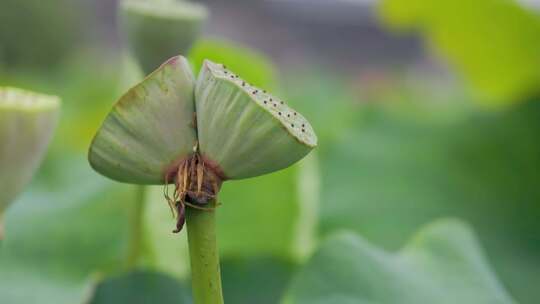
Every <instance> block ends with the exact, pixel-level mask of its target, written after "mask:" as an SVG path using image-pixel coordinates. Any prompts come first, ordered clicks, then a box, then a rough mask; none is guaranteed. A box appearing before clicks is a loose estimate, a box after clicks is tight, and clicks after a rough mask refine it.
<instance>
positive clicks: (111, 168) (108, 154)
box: [88, 56, 197, 184]
mask: <svg viewBox="0 0 540 304" xmlns="http://www.w3.org/2000/svg"><path fill="white" fill-rule="evenodd" d="M194 87H195V78H194V76H193V74H192V73H191V68H190V67H189V64H188V62H187V60H186V59H185V58H184V57H181V56H177V57H173V58H171V59H170V60H169V61H167V62H165V63H164V64H163V65H162V66H161V67H159V68H158V69H157V70H156V71H154V72H153V73H152V74H150V75H149V76H147V77H146V78H145V79H144V80H143V81H142V82H141V83H139V84H137V85H136V86H135V87H133V88H131V89H130V90H129V91H128V92H127V93H126V94H125V95H124V96H122V97H121V98H120V100H119V101H118V102H117V103H116V104H115V105H114V107H113V109H112V110H111V112H110V113H109V115H108V116H107V117H106V118H105V121H104V122H103V125H102V126H101V128H100V129H99V131H98V132H97V134H96V136H95V137H94V140H93V142H92V145H91V147H90V151H89V155H88V158H89V161H90V164H91V165H92V167H93V168H94V169H95V170H96V171H98V172H99V173H101V174H103V175H105V176H107V177H109V178H112V179H114V180H118V181H121V182H126V183H133V184H163V183H164V182H165V176H166V175H167V172H169V170H171V171H174V170H175V168H174V165H175V163H177V162H178V161H181V160H182V159H184V158H185V157H186V156H187V155H189V154H191V153H192V152H193V148H194V146H195V145H196V142H197V135H196V131H195V121H194V112H195V105H194V101H193V90H194Z"/></svg>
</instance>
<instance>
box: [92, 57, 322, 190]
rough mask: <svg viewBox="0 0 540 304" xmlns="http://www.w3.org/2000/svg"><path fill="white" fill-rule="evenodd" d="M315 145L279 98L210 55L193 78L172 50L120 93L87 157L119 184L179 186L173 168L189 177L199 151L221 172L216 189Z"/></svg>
mask: <svg viewBox="0 0 540 304" xmlns="http://www.w3.org/2000/svg"><path fill="white" fill-rule="evenodd" d="M316 145H317V136H316V135H315V132H314V131H313V129H312V127H311V125H310V124H309V123H308V122H307V120H306V119H305V118H304V117H303V116H302V115H300V114H299V113H298V112H296V111H295V110H293V109H291V108H290V107H288V106H287V105H286V104H285V103H284V102H283V101H282V100H280V99H278V98H276V97H274V96H272V95H270V94H268V93H266V92H265V91H263V90H261V89H258V88H256V87H254V86H251V85H249V84H247V83H246V82H245V81H243V80H242V79H240V78H239V77H238V76H236V75H234V74H233V73H232V72H230V71H228V70H227V69H225V68H224V67H223V65H221V64H215V63H212V62H210V61H208V60H207V61H205V62H204V64H203V67H202V69H201V71H200V75H199V79H198V80H197V83H195V80H194V77H193V75H192V73H191V69H190V67H189V65H188V63H187V61H186V59H185V58H184V57H182V56H177V57H174V58H172V59H170V60H169V61H167V62H166V63H164V64H163V65H162V66H161V67H160V68H159V69H157V70H156V71H154V72H153V73H152V74H150V75H149V76H148V77H146V79H144V80H143V81H142V82H141V83H139V84H138V85H136V86H135V87H134V88H132V89H131V90H129V91H128V93H126V94H125V95H124V96H122V97H121V98H120V100H119V101H118V102H117V103H116V105H115V106H114V107H113V109H112V111H111V112H110V113H109V115H108V116H107V118H106V119H105V121H104V122H103V125H102V127H101V128H100V129H99V131H98V132H97V134H96V136H95V138H94V141H93V143H92V146H91V147H90V152H89V160H90V164H91V165H92V167H93V168H94V169H95V170H96V171H98V172H100V173H101V174H103V175H105V176H107V177H110V178H112V179H115V180H118V181H121V182H127V183H135V184H164V183H165V182H169V183H172V182H176V184H177V186H178V185H179V183H178V176H177V173H179V174H184V175H186V173H185V172H184V173H182V172H180V171H181V170H180V169H181V167H182V164H185V161H188V163H190V164H192V165H189V167H190V168H196V166H195V165H193V164H195V163H191V162H189V161H191V160H194V159H199V158H198V156H199V155H200V156H201V158H200V160H201V161H202V162H203V163H204V164H203V166H202V167H200V169H201V170H203V168H204V170H207V169H208V170H211V171H212V173H211V174H210V175H213V176H216V177H219V181H216V185H218V188H219V185H220V184H221V182H222V181H224V180H227V179H241V178H248V177H254V176H258V175H262V174H266V173H270V172H273V171H277V170H280V169H283V168H286V167H288V166H290V165H292V164H293V163H295V162H297V161H298V160H300V159H301V158H303V157H304V156H305V155H306V154H307V153H309V151H311V150H312V149H313V148H314V147H315V146H316ZM184 169H185V168H184ZM190 178H191V176H190ZM175 179H176V180H175ZM214 194H217V193H214ZM212 195H213V194H212Z"/></svg>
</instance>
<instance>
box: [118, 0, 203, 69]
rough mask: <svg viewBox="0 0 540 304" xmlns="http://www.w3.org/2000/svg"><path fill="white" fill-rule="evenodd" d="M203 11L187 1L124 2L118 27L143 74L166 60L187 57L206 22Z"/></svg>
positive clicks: (200, 7) (132, 0)
mask: <svg viewBox="0 0 540 304" xmlns="http://www.w3.org/2000/svg"><path fill="white" fill-rule="evenodd" d="M207 15H208V12H207V10H206V8H205V7H204V6H203V5H201V4H197V3H193V2H188V1H146V0H123V1H121V3H120V19H121V24H122V27H123V29H124V31H125V32H126V35H127V41H128V44H129V46H130V48H131V50H132V52H133V54H134V55H135V57H136V58H137V59H138V60H139V62H140V63H141V65H142V68H143V70H144V71H145V73H150V72H152V71H153V70H155V69H156V68H157V67H158V66H159V65H160V64H161V63H162V62H164V61H165V60H166V59H167V58H170V57H172V56H174V55H177V54H182V55H186V54H187V52H188V51H189V49H190V47H191V45H192V44H193V42H194V41H195V39H196V38H197V36H198V35H199V32H200V30H201V27H202V24H203V23H204V21H205V20H206V18H207Z"/></svg>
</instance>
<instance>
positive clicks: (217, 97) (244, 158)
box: [195, 60, 317, 179]
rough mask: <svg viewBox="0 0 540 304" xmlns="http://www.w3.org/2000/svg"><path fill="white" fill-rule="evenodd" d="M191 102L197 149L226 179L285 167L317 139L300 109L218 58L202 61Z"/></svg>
mask: <svg viewBox="0 0 540 304" xmlns="http://www.w3.org/2000/svg"><path fill="white" fill-rule="evenodd" d="M195 104H196V109H197V125H198V139H199V149H200V153H201V155H202V156H203V158H205V159H209V160H211V161H213V162H215V163H216V164H217V165H218V166H219V167H220V169H221V170H222V172H223V174H224V176H225V177H226V178H227V179H242V178H248V177H254V176H258V175H262V174H266V173H270V172H273V171H277V170H280V169H283V168H286V167H288V166H290V165H292V164H293V163H295V162H297V161H298V160H300V159H301V158H302V157H304V156H305V155H306V154H308V153H309V152H310V151H311V150H312V149H313V148H314V147H315V146H316V145H317V136H316V135H315V132H314V131H313V129H312V127H311V125H310V124H309V123H308V121H307V120H306V119H305V118H304V117H303V116H302V115H300V113H298V112H296V111H295V110H293V109H291V108H290V107H289V106H287V105H286V104H285V102H284V101H282V100H281V99H278V98H276V97H275V96H272V95H270V94H268V93H267V92H266V91H264V90H261V89H259V88H257V87H254V86H252V85H250V84H248V83H247V82H246V81H244V80H242V79H241V78H240V77H238V76H237V75H235V74H234V73H232V72H231V71H229V70H227V69H226V67H225V66H223V65H221V64H216V63H213V62H211V61H208V60H206V61H205V62H204V63H203V66H202V68H201V71H200V74H199V78H198V80H197V86H196V90H195Z"/></svg>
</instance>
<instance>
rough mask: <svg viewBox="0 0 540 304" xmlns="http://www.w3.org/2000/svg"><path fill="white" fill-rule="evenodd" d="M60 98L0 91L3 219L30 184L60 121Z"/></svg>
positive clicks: (0, 173) (1, 204) (0, 189)
mask: <svg viewBox="0 0 540 304" xmlns="http://www.w3.org/2000/svg"><path fill="white" fill-rule="evenodd" d="M59 107H60V101H59V98H57V97H55V96H47V95H41V94H36V93H32V92H28V91H24V90H20V89H16V88H0V215H1V214H2V213H3V212H4V211H5V209H7V207H8V206H9V204H10V203H11V202H12V201H13V200H14V199H15V197H16V196H17V194H19V192H21V191H22V189H23V187H24V186H25V185H26V184H27V183H28V182H29V180H30V179H31V177H32V176H33V175H34V172H35V170H36V169H37V167H38V165H39V164H40V162H41V159H42V158H43V155H44V154H45V151H46V149H47V146H48V144H49V142H50V139H51V137H52V134H53V131H54V128H55V126H56V124H57V120H58V112H59Z"/></svg>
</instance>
